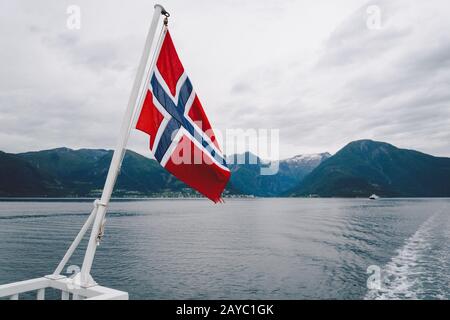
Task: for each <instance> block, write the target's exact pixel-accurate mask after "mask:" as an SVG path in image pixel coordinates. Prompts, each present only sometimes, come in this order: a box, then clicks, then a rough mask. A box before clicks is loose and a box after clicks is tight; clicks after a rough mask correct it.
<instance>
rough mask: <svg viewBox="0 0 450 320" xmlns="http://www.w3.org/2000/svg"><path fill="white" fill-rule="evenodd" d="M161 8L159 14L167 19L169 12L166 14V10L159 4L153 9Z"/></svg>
mask: <svg viewBox="0 0 450 320" xmlns="http://www.w3.org/2000/svg"><path fill="white" fill-rule="evenodd" d="M158 7H159V8H161V14H162V15H163V16H166V18H168V17H170V13H169V12H167V10H166V9H165V8H164V7H163V6H162V5H161V4H159V3H158V4H155V9H156V8H158Z"/></svg>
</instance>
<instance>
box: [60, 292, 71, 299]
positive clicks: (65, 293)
mask: <svg viewBox="0 0 450 320" xmlns="http://www.w3.org/2000/svg"><path fill="white" fill-rule="evenodd" d="M69 296H70V294H69V292H67V291H61V300H69Z"/></svg>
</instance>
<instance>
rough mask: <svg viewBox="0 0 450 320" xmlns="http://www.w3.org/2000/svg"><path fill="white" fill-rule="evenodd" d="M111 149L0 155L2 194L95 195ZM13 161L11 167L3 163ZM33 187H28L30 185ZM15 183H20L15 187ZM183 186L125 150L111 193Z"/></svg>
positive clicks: (130, 193) (145, 192) (151, 192)
mask: <svg viewBox="0 0 450 320" xmlns="http://www.w3.org/2000/svg"><path fill="white" fill-rule="evenodd" d="M112 154H113V152H112V151H110V150H97V149H81V150H72V149H68V148H58V149H52V150H44V151H38V152H27V153H21V154H17V155H11V154H5V153H2V154H0V164H2V167H1V169H0V170H1V171H0V178H1V179H0V181H1V183H0V195H2V196H49V197H52V196H55V197H59V196H64V197H69V196H70V197H80V196H98V195H99V194H100V193H101V191H102V188H103V184H104V183H105V179H106V175H107V173H108V168H109V164H110V162H111V158H112ZM11 159H13V160H15V161H16V162H15V163H14V167H13V170H10V169H7V168H4V166H3V163H11V162H12V161H11ZM10 166H11V165H10ZM33 185H36V186H37V187H35V188H33V189H31V187H30V186H33ZM18 186H22V187H21V188H19V187H18ZM186 189H187V186H186V185H185V184H183V183H182V182H180V181H179V180H177V179H175V178H174V177H173V176H172V175H170V174H169V173H168V172H167V171H165V170H164V169H163V168H162V167H161V166H160V165H159V164H158V163H157V162H156V161H154V160H151V159H148V158H146V157H144V156H142V155H139V154H137V153H135V152H133V151H127V152H126V154H125V157H124V160H123V164H122V168H121V173H120V175H119V177H118V179H117V183H116V187H115V191H114V195H115V196H144V195H154V194H162V193H167V192H168V191H170V192H185V191H186Z"/></svg>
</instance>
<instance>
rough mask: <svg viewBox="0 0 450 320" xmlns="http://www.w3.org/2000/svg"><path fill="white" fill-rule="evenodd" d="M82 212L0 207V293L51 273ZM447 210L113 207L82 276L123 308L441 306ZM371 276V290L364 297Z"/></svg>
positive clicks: (59, 205)
mask: <svg viewBox="0 0 450 320" xmlns="http://www.w3.org/2000/svg"><path fill="white" fill-rule="evenodd" d="M91 207H92V204H91V203H90V202H88V201H64V202H61V201H60V202H56V201H53V202H51V201H47V202H46V201H39V202H38V201H32V202H30V201H28V202H6V201H3V202H0V283H7V282H12V281H18V280H24V279H29V278H33V277H39V276H42V275H45V274H48V273H51V272H52V271H53V269H54V268H55V267H56V265H57V264H58V262H59V260H60V259H61V258H62V256H63V255H64V253H65V250H66V249H67V247H68V245H69V244H70V242H71V241H72V240H73V238H74V237H75V235H76V233H77V232H78V230H79V229H80V227H81V225H82V224H83V222H84V220H85V219H86V218H87V214H88V213H89V212H90V210H91ZM449 208H450V200H448V199H381V200H379V201H369V200H363V199H242V200H241V199H239V200H238V199H236V200H227V202H226V203H225V204H224V205H213V204H211V203H210V202H208V201H203V200H147V201H117V202H113V203H112V204H111V206H110V209H109V214H108V216H107V224H106V235H105V237H104V241H103V242H102V244H101V246H100V247H99V248H98V251H97V256H96V260H95V262H94V267H93V271H92V272H93V276H94V278H95V279H96V281H97V282H99V283H100V284H103V285H106V286H110V287H113V288H116V289H120V290H125V291H128V292H129V293H130V297H131V298H132V299H144V298H147V299H177V298H185V299H221V298H226V299H315V298H322V299H323V298H325V299H336V298H340V299H363V298H366V299H378V298H388V299H389V298H393V299H397V298H402V299H403V298H418V299H438V298H447V299H448V298H450V289H449V283H450V277H449V271H450V270H449V267H450V266H449V258H450V257H449V254H450V249H449V247H448V246H447V245H446V243H448V240H449V237H450V229H449V227H450V216H449V214H450V212H449ZM85 247H86V241H84V242H83V243H82V244H81V248H80V249H84V248H85ZM82 257H83V256H82V251H81V252H80V251H78V252H77V253H76V254H75V256H74V257H73V258H72V260H71V261H70V264H75V265H81V263H82ZM371 265H376V266H379V267H380V268H381V275H382V286H381V290H368V289H367V285H366V282H367V278H368V276H369V275H368V274H367V272H366V271H367V268H368V267H369V266H371Z"/></svg>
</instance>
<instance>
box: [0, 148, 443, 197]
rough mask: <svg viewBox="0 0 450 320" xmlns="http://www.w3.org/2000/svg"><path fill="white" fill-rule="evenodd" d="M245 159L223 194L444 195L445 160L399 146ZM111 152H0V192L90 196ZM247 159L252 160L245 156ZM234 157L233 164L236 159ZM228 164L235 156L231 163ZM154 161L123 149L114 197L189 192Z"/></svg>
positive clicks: (99, 182) (98, 185)
mask: <svg viewBox="0 0 450 320" xmlns="http://www.w3.org/2000/svg"><path fill="white" fill-rule="evenodd" d="M237 157H245V158H246V159H247V161H246V164H230V165H229V167H230V170H231V171H232V175H231V180H230V183H229V184H228V186H227V189H226V191H225V195H235V196H238V195H250V196H261V197H274V196H321V197H333V196H336V197H368V196H369V195H370V194H372V193H376V194H378V195H380V196H389V197H394V196H405V197H420V196H424V197H448V196H450V158H438V157H433V156H430V155H426V154H423V153H420V152H417V151H412V150H404V149H398V148H396V147H394V146H392V145H390V144H387V143H383V142H375V141H371V140H360V141H355V142H352V143H350V144H348V145H347V146H345V147H344V148H343V149H341V150H340V151H339V152H337V153H336V154H335V155H334V156H331V155H330V154H329V153H320V154H312V155H299V156H296V157H293V158H290V159H286V160H281V161H279V162H277V163H276V165H278V167H279V171H278V173H277V174H276V175H269V176H264V175H261V174H260V172H261V168H262V167H267V164H266V161H263V160H261V159H259V158H257V157H256V156H255V155H252V154H251V153H246V154H244V155H239V156H238V155H234V156H231V157H228V159H229V160H233V159H234V160H236V158H237ZM111 158H112V151H110V150H98V149H81V150H72V149H68V148H58V149H52V150H44V151H37V152H27V153H20V154H10V153H4V152H0V197H95V196H99V195H100V193H101V190H102V188H103V184H104V182H105V179H106V174H107V172H108V167H109V163H110V161H111ZM250 158H253V162H250V163H251V164H249V159H250ZM234 162H235V161H234ZM230 163H233V161H230ZM195 195H196V192H194V191H193V190H191V189H190V188H188V187H187V186H186V185H185V184H184V183H182V182H180V181H178V180H177V179H176V178H174V177H173V176H172V175H170V174H169V173H168V172H167V171H165V170H164V169H163V168H162V167H161V166H160V165H159V164H158V163H157V162H156V161H155V160H151V159H148V158H146V157H144V156H142V155H139V154H137V153H135V152H133V151H127V153H126V155H125V158H124V161H123V164H122V168H121V174H120V175H119V178H118V180H117V183H116V187H115V191H114V196H116V197H117V196H119V197H146V196H169V197H172V196H175V197H178V196H195Z"/></svg>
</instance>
